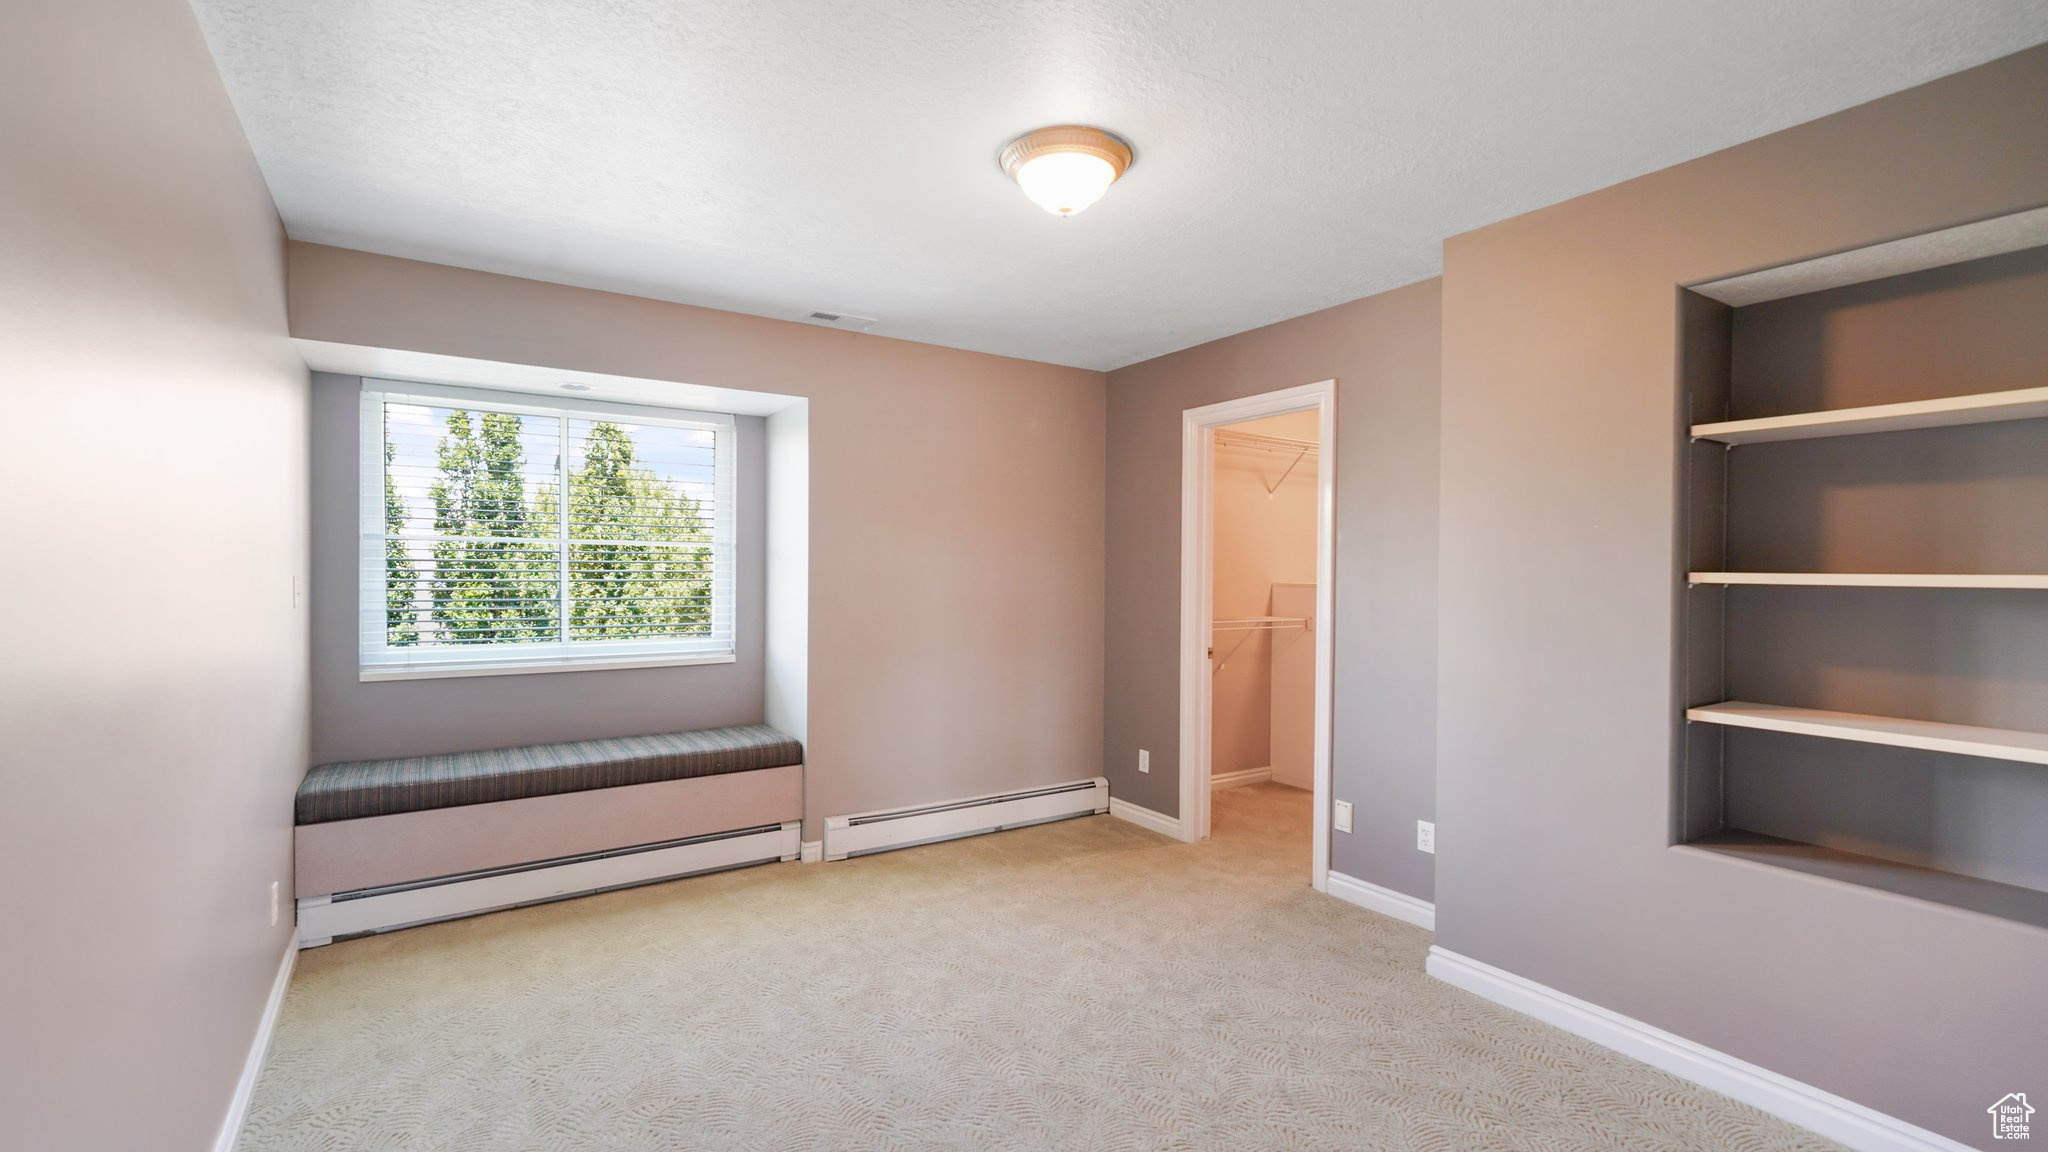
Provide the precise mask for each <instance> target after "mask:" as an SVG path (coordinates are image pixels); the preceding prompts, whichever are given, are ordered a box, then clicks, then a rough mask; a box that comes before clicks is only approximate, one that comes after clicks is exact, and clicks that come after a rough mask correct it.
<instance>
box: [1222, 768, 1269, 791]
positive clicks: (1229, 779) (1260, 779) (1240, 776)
mask: <svg viewBox="0 0 2048 1152" xmlns="http://www.w3.org/2000/svg"><path fill="white" fill-rule="evenodd" d="M1272 778H1273V770H1272V769H1271V768H1240V769H1238V770H1237V771H1235V772H1214V773H1211V774H1210V776H1209V787H1210V788H1212V789H1214V788H1242V787H1244V786H1245V785H1247V784H1264V783H1265V782H1266V781H1268V780H1271V779H1272Z"/></svg>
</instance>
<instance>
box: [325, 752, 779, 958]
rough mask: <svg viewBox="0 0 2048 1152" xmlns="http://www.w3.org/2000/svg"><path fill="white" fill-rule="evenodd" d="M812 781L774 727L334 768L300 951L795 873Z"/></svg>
mask: <svg viewBox="0 0 2048 1152" xmlns="http://www.w3.org/2000/svg"><path fill="white" fill-rule="evenodd" d="M803 771H804V769H803V746H802V745H801V744H799V743H798V742H797V741H795V740H793V739H791V738H790V737H788V736H786V735H784V734H783V733H782V732H780V731H777V730H776V729H774V728H771V727H768V726H767V725H764V724H749V725H742V726H739V727H733V728H712V729H706V730H702V731H695V732H673V733H665V734H660V735H654V736H631V737H621V738H617V739H609V740H582V741H576V742H573V743H566V744H542V745H532V746H527V747H520V748H504V749H497V750H493V751H486V752H461V753H453V754H449V755H441V756H414V757H406V758H401V759H392V760H355V761H347V762H343V763H338V764H322V765H320V766H318V767H316V768H314V769H312V770H311V771H310V772H308V773H307V774H306V777H305V780H304V782H303V783H302V784H300V786H299V792H298V798H297V802H296V805H295V816H296V822H297V825H298V826H297V828H296V829H295V834H294V856H295V862H296V876H297V881H296V885H295V887H296V894H297V896H298V906H299V942H300V946H301V947H312V946H314V945H318V944H325V943H327V942H328V941H329V940H331V939H332V938H334V937H336V936H345V935H355V934H358V933H363V932H376V931H383V930H385V929H388V928H397V927H404V926H407V925H410V924H415V923H421V922H424V921H428V920H440V919H447V918H449V917H451V916H461V915H469V914H471V913H474V912H481V911H487V910H490V909H493V908H503V907H509V906H512V905H516V904H526V903H534V902H537V901H541V900H551V899H557V898H560V897H562V896H567V895H575V894H579V893H582V892H589V891H599V890H602V889H605V888H615V887H622V886H624V885H627V884H636V883H646V882H648V881H652V880H658V879H666V878H669V877H673V876H680V875H688V874H691V873H694V872H703V871H710V870H713V869H716V868H726V867H736V866H739V865H742V864H752V863H761V862H765V861H768V860H788V859H795V858H796V856H797V854H798V851H799V840H800V836H799V831H800V821H801V820H802V818H803Z"/></svg>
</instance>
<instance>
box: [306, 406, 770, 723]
mask: <svg viewBox="0 0 2048 1152" xmlns="http://www.w3.org/2000/svg"><path fill="white" fill-rule="evenodd" d="M361 385H362V381H361V380H360V379H359V378H357V377H354V376H339V375H334V374H332V373H326V372H320V373H315V374H314V377H313V445H312V463H313V589H312V593H313V603H312V612H313V681H312V683H313V762H314V763H316V764H324V763H327V762H329V761H333V760H355V759H368V758H373V757H380V756H422V755H428V754H431V753H436V752H467V751H474V750H478V749H484V748H509V747H513V746H515V745H520V744H545V743H550V742H553V741H558V740H594V739H598V738H600V737H605V736H640V735H646V734H649V733H654V732H677V731H682V730H685V729H690V728H716V727H722V726H724V725H728V724H758V723H760V722H761V718H762V691H763V684H764V679H763V673H764V667H765V656H764V644H763V627H762V623H763V612H762V601H763V598H764V593H763V587H764V572H765V569H766V560H765V555H766V547H767V530H766V527H767V517H766V514H765V513H766V508H767V450H766V449H767V438H766V435H765V433H764V421H763V419H762V418H761V417H759V416H738V417H735V418H734V425H735V432H736V433H737V435H736V437H735V442H736V451H737V452H738V456H737V457H736V460H735V462H736V464H737V465H738V475H737V477H736V480H737V484H736V491H735V493H734V497H735V503H736V505H737V507H738V510H739V522H738V525H737V527H738V532H739V534H738V537H737V548H736V556H735V560H736V563H737V571H736V573H735V576H736V578H737V582H736V586H735V588H734V604H733V607H734V611H735V625H736V631H735V637H734V639H735V649H736V654H737V659H735V660H734V661H733V662H732V663H730V664H694V665H681V666H677V667H673V668H616V669H606V670H601V671H575V672H542V673H522V674H518V675H509V676H451V677H437V678H426V679H418V680H380V681H372V682H369V683H363V682H362V681H361V679H360V678H359V677H358V675H357V670H358V668H359V663H358V644H357V629H358V626H359V621H360V617H359V616H358V614H357V613H358V605H359V603H360V592H359V582H358V579H357V572H358V564H359V556H360V553H359V550H358V549H359V544H358V541H359V539H360V535H359V534H360V532H361V527H362V526H361V523H360V519H361V490H360V488H359V487H358V484H359V473H360V471H361V446H360V445H359V444H358V440H359V438H360V435H361V432H360V429H361V426H362V424H361V419H360V417H359V415H358V414H359V412H360V410H361V409H360V395H361Z"/></svg>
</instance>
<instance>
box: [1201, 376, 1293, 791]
mask: <svg viewBox="0 0 2048 1152" xmlns="http://www.w3.org/2000/svg"><path fill="white" fill-rule="evenodd" d="M1230 427H1231V428H1232V429H1234V430H1240V431H1244V432H1251V433H1255V434H1258V435H1262V436H1280V437H1285V438H1288V439H1293V440H1310V441H1313V440H1314V439H1315V438H1316V436H1317V430H1316V414H1315V413H1314V412H1289V413H1287V414H1285V415H1282V416H1269V417H1266V418H1265V419H1263V420H1247V421H1244V422H1243V423H1240V424H1233V425H1230ZM1290 468H1291V470H1290ZM1212 493H1213V497H1214V509H1215V512H1214V515H1215V549H1214V556H1213V561H1214V563H1213V570H1214V577H1213V583H1212V585H1211V589H1212V590H1211V596H1212V599H1213V602H1214V611H1215V616H1216V619H1218V620H1230V619H1241V618H1244V617H1250V616H1268V615H1272V614H1273V612H1272V600H1273V585H1274V584H1276V583H1281V582H1285V581H1293V582H1300V583H1309V584H1313V583H1314V582H1315V578H1316V460H1315V457H1314V456H1309V457H1306V458H1303V459H1300V460H1299V461H1298V462H1297V460H1296V457H1295V456H1293V455H1283V454H1275V453H1272V452H1266V451H1252V450H1245V449H1237V448H1225V447H1219V448H1218V449H1217V452H1216V475H1215V483H1214V486H1213V488H1212ZM1283 645H1289V646H1294V647H1306V648H1308V649H1310V650H1313V648H1314V643H1313V640H1312V639H1311V638H1310V636H1309V635H1308V634H1307V633H1305V632H1302V631H1300V630H1291V631H1286V632H1272V631H1266V630H1255V631H1231V632H1219V633H1217V634H1216V636H1215V648H1216V660H1217V663H1216V671H1215V677H1214V680H1213V687H1212V689H1211V692H1212V696H1211V702H1212V714H1213V718H1214V723H1213V725H1212V728H1211V733H1210V751H1209V771H1210V772H1211V774H1213V775H1221V774H1223V773H1226V772H1241V771H1245V770H1247V769H1252V768H1268V767H1276V766H1275V765H1274V764H1273V762H1272V760H1273V756H1272V753H1273V747H1272V723H1273V655H1274V653H1275V652H1276V651H1280V650H1282V646H1283ZM1313 724H1314V721H1313V720H1311V721H1310V725H1311V727H1313ZM1283 783H1292V784H1294V785H1295V786H1296V787H1310V786H1312V785H1313V784H1314V779H1313V774H1312V773H1311V776H1310V778H1309V779H1307V780H1301V779H1296V780H1291V781H1283Z"/></svg>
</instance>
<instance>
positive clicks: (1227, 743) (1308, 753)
mask: <svg viewBox="0 0 2048 1152" xmlns="http://www.w3.org/2000/svg"><path fill="white" fill-rule="evenodd" d="M1336 391H1337V386H1336V381H1334V380H1325V381H1323V382H1321V383H1318V384H1308V385H1304V386H1302V387H1299V388H1289V389H1286V390H1283V391H1279V392H1268V393H1264V394H1262V395H1258V396H1248V397H1245V398H1243V399H1239V400H1231V401H1226V402H1224V403H1221V404H1211V405H1209V406H1207V407H1203V408H1192V409H1189V410H1188V411H1187V412H1185V413H1184V414H1183V416H1182V455H1181V465H1182V467H1181V707H1180V713H1181V725H1180V727H1181V740H1180V746H1181V752H1182V755H1181V765H1182V769H1181V774H1180V776H1181V779H1180V813H1181V834H1182V835H1183V836H1184V837H1185V838H1186V839H1188V840H1201V839H1205V838H1207V837H1208V835H1209V825H1210V810H1211V795H1212V790H1211V789H1212V783H1216V784H1233V783H1247V782H1253V781H1262V780H1265V779H1267V778H1270V779H1271V780H1273V781H1274V782H1276V783H1280V784H1285V785H1290V786H1293V787H1297V788H1302V789H1306V790H1308V791H1309V792H1310V794H1311V802H1312V808H1311V811H1312V813H1313V815H1312V818H1311V823H1312V832H1311V847H1310V861H1309V883H1310V884H1311V885H1312V886H1313V887H1314V888H1315V889H1316V890H1317V891H1325V890H1326V889H1327V886H1328V875H1329V858H1330V667H1331V653H1332V648H1331V642H1330V638H1331V636H1330V627H1329V623H1330V603H1331V599H1332V588H1331V581H1330V577H1331V567H1332V565H1331V553H1332V547H1333V543H1334V540H1333V524H1334V509H1333V493H1334V491H1335V484H1334V480H1335V473H1336V459H1335V457H1336Z"/></svg>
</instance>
